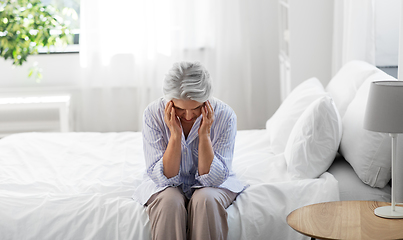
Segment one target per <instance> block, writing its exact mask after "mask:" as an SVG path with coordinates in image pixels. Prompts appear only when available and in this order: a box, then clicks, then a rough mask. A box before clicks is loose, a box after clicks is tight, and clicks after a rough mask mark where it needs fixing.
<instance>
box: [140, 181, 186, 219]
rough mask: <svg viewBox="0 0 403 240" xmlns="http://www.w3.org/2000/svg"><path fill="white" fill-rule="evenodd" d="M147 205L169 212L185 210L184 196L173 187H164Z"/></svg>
mask: <svg viewBox="0 0 403 240" xmlns="http://www.w3.org/2000/svg"><path fill="white" fill-rule="evenodd" d="M148 207H149V208H158V209H159V210H160V211H164V212H171V213H175V212H184V211H186V205H185V198H184V196H183V194H182V193H181V191H180V190H179V189H178V188H174V187H169V188H166V189H165V190H163V191H162V192H160V193H158V195H157V196H156V197H155V199H154V200H153V201H152V202H151V203H150V205H149V206H148Z"/></svg>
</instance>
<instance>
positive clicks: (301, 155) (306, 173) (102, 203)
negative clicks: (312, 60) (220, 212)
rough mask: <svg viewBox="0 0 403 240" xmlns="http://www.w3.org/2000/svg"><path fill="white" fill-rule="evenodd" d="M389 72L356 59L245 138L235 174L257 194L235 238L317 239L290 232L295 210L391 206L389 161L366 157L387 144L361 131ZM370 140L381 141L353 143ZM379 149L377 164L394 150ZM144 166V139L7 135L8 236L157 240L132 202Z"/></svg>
mask: <svg viewBox="0 0 403 240" xmlns="http://www.w3.org/2000/svg"><path fill="white" fill-rule="evenodd" d="M385 75H386V74H385V73H383V72H381V71H380V70H377V69H376V68H375V67H373V66H371V65H369V64H367V63H364V62H359V61H353V62H351V63H349V64H347V65H346V66H344V67H343V68H342V69H341V70H340V71H339V73H337V74H336V75H335V77H333V78H332V79H331V81H330V82H329V84H328V85H327V86H326V88H325V87H323V86H322V85H321V83H320V81H319V80H318V79H316V78H311V79H307V80H306V81H304V82H303V83H301V84H300V85H299V86H298V87H296V88H295V89H294V90H293V92H291V93H290V95H289V96H288V97H287V99H285V100H284V102H283V103H282V104H281V106H280V107H279V109H278V110H277V111H276V113H275V114H274V115H273V116H272V117H271V118H270V119H269V120H268V121H267V123H266V128H265V129H254V130H242V131H238V133H237V137H236V143H235V153H234V160H233V170H234V172H235V173H236V174H237V176H238V178H239V179H240V180H241V181H243V182H244V183H245V184H248V185H249V187H248V188H247V189H246V190H245V191H244V192H243V193H241V194H240V195H239V196H238V197H237V199H236V201H235V202H234V203H233V204H232V205H231V206H230V207H229V208H228V209H227V212H228V223H229V236H228V239H230V240H238V239H239V240H240V239H245V240H246V239H257V240H258V239H293V240H295V239H309V238H308V237H305V236H303V235H301V234H300V233H298V232H296V231H294V230H293V229H292V228H290V227H289V226H288V225H287V223H286V217H287V215H288V214H289V213H290V212H291V211H293V210H295V209H297V208H299V207H302V206H306V205H309V204H314V203H319V202H326V201H339V200H378V201H390V184H389V180H390V173H389V175H388V167H389V172H390V166H388V165H387V163H388V161H386V160H379V162H378V160H376V161H375V162H372V163H371V164H370V166H367V165H366V164H367V163H366V159H365V158H368V157H373V156H369V154H370V153H368V151H367V152H365V154H362V152H363V151H361V152H359V151H360V150H361V149H365V148H368V145H365V144H372V145H371V146H374V144H375V142H376V143H378V142H379V141H382V140H385V139H386V138H385V139H383V138H381V136H379V135H376V136H373V139H372V138H371V136H372V135H370V136H369V137H368V136H367V135H368V134H370V133H368V132H365V131H364V130H361V128H356V124H357V123H356V122H357V119H359V116H358V115H357V114H358V113H357V112H358V111H357V109H356V108H357V107H358V108H359V105H360V104H361V108H362V105H363V104H364V105H365V101H364V102H363V100H362V99H364V98H365V94H367V89H366V88H367V87H366V86H367V85H369V82H370V81H371V80H372V79H377V78H379V77H382V78H385V77H387V78H388V79H391V78H392V77H390V76H388V75H386V76H385ZM346 83H347V84H346ZM342 84H343V86H341V85H342ZM349 86H350V87H349ZM349 89H350V90H351V91H349ZM356 105H357V106H356ZM350 113H351V114H352V115H353V116H350V115H351V114H350ZM349 118H352V119H354V121H352V123H350V121H349ZM351 124H352V126H350V125H351ZM347 131H352V132H348V133H347ZM360 134H361V135H360ZM362 134H364V135H365V134H367V135H365V136H366V137H367V138H368V139H369V140H371V139H372V140H373V141H370V142H369V143H367V142H365V141H364V143H360V144H364V145H363V146H361V145H360V146H358V145H357V144H355V145H354V144H352V142H354V138H357V137H363V135H362ZM386 137H387V136H386ZM369 140H368V141H369ZM375 140H376V141H375ZM343 141H344V142H343ZM361 142H362V141H361ZM378 144H380V147H378V148H377V149H378V151H376V152H375V153H373V154H374V155H375V156H376V157H375V158H374V159H377V157H378V156H382V154H383V153H384V152H385V153H387V151H388V150H389V152H390V149H388V148H387V145H382V143H378ZM370 152H371V151H370ZM363 155H364V156H363ZM386 155H387V154H386ZM362 158H364V159H362ZM386 158H387V157H386ZM386 158H385V159H386ZM356 159H358V160H356ZM389 162H390V161H389ZM362 165H364V166H362ZM372 168H375V170H372ZM144 169H145V161H144V156H143V152H142V136H141V133H140V132H119V133H90V132H71V133H21V134H14V135H10V136H7V137H5V138H3V139H1V140H0V239H139V240H148V239H151V236H150V223H149V220H148V216H147V213H146V211H145V208H144V207H143V206H141V205H140V204H139V203H137V202H135V201H134V200H133V199H132V195H133V193H134V191H135V189H136V187H137V186H138V185H139V184H140V182H141V180H142V176H143V173H144ZM374 171H375V172H376V174H373V172H374ZM371 174H373V175H374V176H372V175H371ZM374 178H375V179H374Z"/></svg>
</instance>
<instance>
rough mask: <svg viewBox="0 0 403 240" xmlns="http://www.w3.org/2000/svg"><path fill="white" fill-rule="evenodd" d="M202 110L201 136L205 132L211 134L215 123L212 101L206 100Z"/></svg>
mask: <svg viewBox="0 0 403 240" xmlns="http://www.w3.org/2000/svg"><path fill="white" fill-rule="evenodd" d="M201 112H202V115H203V118H202V120H201V123H200V128H199V136H200V135H203V134H206V135H207V136H210V130H211V126H212V125H213V122H214V110H213V107H212V106H211V103H210V101H206V102H205V103H204V106H203V107H202V110H201Z"/></svg>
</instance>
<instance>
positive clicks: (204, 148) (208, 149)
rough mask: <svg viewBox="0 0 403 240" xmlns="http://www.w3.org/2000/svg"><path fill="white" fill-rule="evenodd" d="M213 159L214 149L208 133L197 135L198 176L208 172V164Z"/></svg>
mask: <svg viewBox="0 0 403 240" xmlns="http://www.w3.org/2000/svg"><path fill="white" fill-rule="evenodd" d="M213 159H214V151H213V147H212V145H211V139H210V135H209V134H201V135H199V166H198V170H199V176H201V175H204V174H207V173H209V172H210V166H211V163H212V162H213Z"/></svg>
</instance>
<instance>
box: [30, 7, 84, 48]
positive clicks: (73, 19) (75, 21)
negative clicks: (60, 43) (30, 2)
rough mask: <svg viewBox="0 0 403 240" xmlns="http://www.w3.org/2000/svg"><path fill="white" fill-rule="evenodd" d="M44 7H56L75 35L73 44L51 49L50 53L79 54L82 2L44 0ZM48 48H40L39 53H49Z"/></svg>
mask: <svg viewBox="0 0 403 240" xmlns="http://www.w3.org/2000/svg"><path fill="white" fill-rule="evenodd" d="M42 3H43V5H46V6H47V5H52V6H53V7H55V8H56V9H57V10H58V12H59V13H60V16H61V17H62V18H63V20H64V22H65V23H66V25H67V26H69V28H70V32H71V33H72V34H73V43H72V44H69V45H67V46H66V47H55V46H52V47H50V48H49V50H50V53H77V52H79V50H80V47H79V44H80V0H42ZM49 50H48V48H47V47H43V48H40V49H39V50H38V51H39V53H48V52H49Z"/></svg>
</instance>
